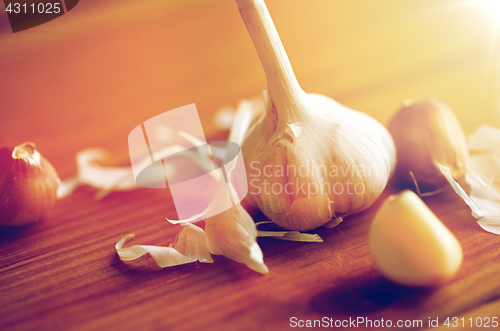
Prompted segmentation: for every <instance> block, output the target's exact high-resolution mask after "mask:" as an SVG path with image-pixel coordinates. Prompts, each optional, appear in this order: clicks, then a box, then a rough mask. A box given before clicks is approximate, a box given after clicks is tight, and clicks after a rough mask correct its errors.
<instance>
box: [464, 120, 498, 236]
mask: <svg viewBox="0 0 500 331" xmlns="http://www.w3.org/2000/svg"><path fill="white" fill-rule="evenodd" d="M469 148H470V153H471V154H470V158H469V161H468V163H467V167H468V169H470V170H472V171H474V172H475V173H477V175H478V176H479V177H480V178H484V179H485V180H487V181H490V183H489V185H488V188H486V187H485V186H484V185H482V184H481V183H480V182H478V181H477V179H476V178H475V176H472V175H470V174H467V175H466V177H465V179H466V181H467V183H468V184H469V185H470V187H471V191H470V198H471V200H472V201H474V203H475V204H476V205H477V206H478V208H479V209H480V210H481V213H482V217H481V218H479V219H478V220H477V223H478V224H479V225H480V226H481V227H482V228H483V229H484V230H486V231H488V232H491V233H495V234H500V129H498V128H493V127H490V126H487V125H483V126H481V127H479V128H478V129H477V130H476V131H475V132H474V133H472V134H470V135H469Z"/></svg>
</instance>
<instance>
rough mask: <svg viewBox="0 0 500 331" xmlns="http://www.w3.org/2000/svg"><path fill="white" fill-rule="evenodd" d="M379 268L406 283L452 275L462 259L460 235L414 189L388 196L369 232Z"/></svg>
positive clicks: (441, 280) (437, 281)
mask: <svg viewBox="0 0 500 331" xmlns="http://www.w3.org/2000/svg"><path fill="white" fill-rule="evenodd" d="M369 247H370V252H371V255H372V257H373V259H374V261H375V264H376V265H377V267H378V269H379V270H380V272H381V273H382V274H383V275H384V276H385V277H387V278H388V279H390V280H392V281H393V282H395V283H398V284H401V285H406V286H435V285H439V284H442V283H444V282H446V281H447V280H449V279H450V278H451V277H453V276H454V275H455V274H456V273H457V271H458V270H459V268H460V265H461V264H462V259H463V253H462V247H461V246H460V243H459V242H458V240H457V238H456V237H455V236H454V235H453V234H452V233H451V232H450V231H449V230H448V229H447V228H446V226H445V225H444V224H443V223H441V221H440V220H439V219H438V218H437V217H436V215H434V213H433V212H432V211H431V210H430V209H429V208H428V207H427V206H426V205H425V203H424V202H423V201H422V200H421V199H420V198H419V197H418V196H417V195H416V194H415V193H413V192H412V191H408V190H407V191H404V192H402V193H400V194H397V195H393V196H390V197H389V198H387V199H386V200H385V201H384V203H383V205H382V207H381V208H380V210H379V211H378V212H377V214H376V215H375V218H374V220H373V222H372V225H371V228H370V234H369Z"/></svg>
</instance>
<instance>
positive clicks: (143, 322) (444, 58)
mask: <svg viewBox="0 0 500 331" xmlns="http://www.w3.org/2000/svg"><path fill="white" fill-rule="evenodd" d="M451 3H452V1H444V0H443V1H429V0H425V1H419V2H413V1H399V0H398V1H396V0H380V1H377V2H372V1H368V0H353V1H348V2H347V1H327V0H321V1H320V0H317V1H313V2H307V3H306V2H305V1H299V0H292V1H287V2H286V5H284V4H283V2H280V1H276V0H274V1H271V0H269V1H268V6H269V10H270V12H271V15H272V16H273V18H274V19H275V23H276V26H277V28H278V30H279V32H280V35H281V37H282V40H283V43H284V45H285V48H286V49H287V51H288V54H289V56H290V60H291V62H292V65H293V67H294V69H295V71H296V74H297V77H298V79H299V82H301V84H302V86H303V88H304V89H305V90H306V91H309V92H317V93H323V94H326V95H329V96H331V97H334V98H336V99H337V100H338V101H340V102H342V103H344V104H346V105H348V106H350V107H352V108H355V109H358V110H362V111H365V112H367V113H369V114H370V115H372V116H373V117H375V118H377V119H379V120H380V121H382V122H383V123H386V122H387V120H388V119H389V118H390V116H391V115H392V114H393V113H394V111H395V110H396V109H397V107H398V106H399V104H400V103H401V101H402V100H403V99H405V98H410V97H415V96H420V95H436V96H437V97H438V98H440V99H442V100H444V101H445V102H447V103H448V104H449V105H450V106H451V107H452V109H453V110H454V111H455V112H456V114H457V116H458V117H459V120H460V121H461V123H462V125H463V126H464V128H465V130H466V131H467V132H472V131H473V130H474V129H475V128H476V127H477V126H479V125H481V124H483V123H489V124H491V125H496V126H500V114H499V110H500V107H499V106H500V104H499V103H498V98H497V97H496V96H497V94H496V93H497V91H498V90H499V88H500V83H499V81H500V64H499V63H498V61H496V60H495V59H496V58H500V56H497V57H494V56H492V54H493V55H494V54H499V53H495V52H498V47H500V46H499V45H500V43H498V42H497V43H493V42H492V36H493V32H492V26H493V23H491V20H490V18H489V16H488V13H487V12H485V11H484V10H482V9H481V8H476V7H470V8H460V7H456V6H455V7H450V4H451ZM2 10H3V9H2ZM2 14H4V13H2ZM2 19H3V21H0V23H2V24H0V44H1V45H2V46H1V47H0V109H1V110H0V143H1V145H7V144H9V145H12V144H18V143H21V142H23V141H27V140H32V141H34V142H35V143H36V144H37V146H38V147H39V150H40V151H41V152H42V153H43V154H44V156H46V157H47V158H48V159H49V160H50V161H51V162H52V163H53V164H54V166H55V167H56V169H57V170H58V171H59V174H60V176H61V177H62V178H65V177H68V176H70V175H72V174H74V172H75V171H76V167H75V163H74V156H75V154H76V153H77V152H78V151H79V150H81V149H83V148H86V147H93V146H98V147H104V148H107V149H109V150H110V152H111V155H112V163H113V164H127V161H128V147H127V136H128V133H129V132H130V131H131V130H132V129H133V128H134V127H135V126H137V125H138V124H139V123H141V122H143V121H144V120H146V119H148V118H150V117H152V116H155V115H157V114H160V113H162V112H165V111H167V110H170V109H173V108H176V107H179V106H182V105H185V104H190V103H193V102H195V103H196V105H197V108H198V111H199V113H200V117H201V120H202V124H203V127H204V129H205V134H206V135H207V137H210V138H211V137H224V136H225V135H226V134H227V133H224V132H222V133H221V132H218V131H217V129H216V127H215V126H214V125H213V122H212V118H213V115H214V114H215V112H216V110H217V109H218V108H219V107H221V106H224V105H230V106H233V107H234V106H235V105H236V104H237V102H238V101H239V100H241V99H243V98H251V97H254V96H258V95H259V94H260V93H261V91H262V90H263V89H265V86H266V83H265V77H264V73H263V71H262V69H261V67H260V64H259V62H258V57H257V55H256V53H255V51H254V50H253V46H252V44H251V40H250V38H249V37H248V35H247V33H246V31H245V27H244V25H243V22H241V19H240V17H239V13H238V10H237V8H236V4H235V3H233V2H232V1H222V0H197V1H194V0H190V1H181V0H173V1H164V2H158V1H152V0H151V1H140V2H139V1H132V0H109V1H108V0H107V1H102V0H101V1H81V2H80V3H79V4H78V5H77V7H75V8H74V9H73V10H72V11H71V12H70V13H68V14H67V15H64V16H62V17H61V18H58V19H56V20H54V21H52V22H49V23H47V24H45V25H42V26H39V27H37V28H34V29H31V30H27V31H25V32H20V33H16V34H13V33H12V32H10V31H9V30H8V26H7V25H6V24H4V22H5V17H2ZM495 47H497V49H495ZM492 59H493V60H492ZM396 190H397V188H396V187H392V186H391V187H389V188H388V190H386V192H385V193H384V197H385V196H387V195H388V194H390V193H391V192H395V191H396ZM95 193H96V191H95V190H94V189H92V188H88V187H85V188H81V189H79V190H77V191H76V192H75V193H74V194H73V195H72V196H70V197H68V198H66V199H63V200H60V201H58V202H57V203H56V205H55V207H54V208H53V209H52V210H51V211H50V213H49V214H48V215H47V217H46V218H45V219H44V220H42V221H41V222H40V223H39V224H35V225H33V226H27V227H23V228H18V229H6V228H2V229H1V230H0V231H1V235H0V329H1V330H133V329H139V330H199V329H203V330H220V329H225V330H255V329H259V330H282V329H287V328H289V327H290V318H291V317H297V318H298V319H301V320H308V319H309V320H314V319H321V318H322V317H328V318H332V319H333V320H345V319H349V318H356V317H366V318H369V319H372V320H375V319H381V318H383V319H384V320H388V319H390V320H392V321H394V323H395V322H396V321H397V320H406V319H410V320H422V321H423V325H422V326H423V327H427V326H428V325H426V324H425V323H427V322H428V320H429V318H431V319H435V318H436V317H439V318H440V320H442V318H445V317H447V316H460V317H461V316H472V317H476V316H490V317H493V316H494V315H495V316H499V315H500V309H499V305H498V300H500V278H499V277H498V274H499V273H500V264H499V263H498V262H499V261H500V250H499V249H498V247H499V243H500V237H498V236H495V235H493V234H489V233H486V232H484V231H483V230H482V229H481V228H480V227H479V226H478V225H477V223H476V222H475V220H474V219H473V217H472V216H470V211H469V210H468V209H467V207H466V206H464V205H463V204H462V203H461V201H460V200H459V199H458V197H457V196H456V195H455V194H454V193H453V192H452V191H451V190H450V191H448V192H445V193H443V194H440V195H438V196H434V197H430V198H427V199H425V201H426V203H428V205H429V206H430V207H431V209H432V210H433V211H434V212H435V213H436V214H437V215H438V217H439V218H441V219H442V220H443V222H444V223H445V224H446V226H448V227H449V229H450V230H451V231H452V232H453V233H454V234H455V235H456V236H457V238H458V239H459V241H460V242H461V244H462V246H463V249H464V263H463V266H462V268H461V270H460V272H459V274H458V275H457V276H456V277H455V278H454V279H453V280H452V281H451V282H450V283H448V284H446V285H445V286H442V287H439V288H432V289H411V288H404V287H399V286H396V285H394V284H392V283H390V282H388V281H386V280H384V279H383V278H382V277H381V276H380V274H379V273H378V272H377V270H376V268H375V266H374V265H373V262H372V260H371V257H370V255H369V251H368V247H367V234H368V229H369V225H370V221H371V219H372V217H373V215H374V213H375V212H376V210H377V208H378V207H379V205H380V203H381V200H379V201H378V202H377V203H376V204H375V205H374V206H372V207H371V208H370V209H368V210H367V211H365V212H363V213H361V214H359V215H355V216H352V217H350V218H349V219H347V220H346V221H345V222H343V223H342V224H340V225H339V226H338V227H337V228H335V229H319V230H317V231H315V232H317V233H318V234H319V235H320V236H321V237H322V238H323V239H324V243H295V242H284V241H279V240H276V239H269V238H262V239H259V241H258V242H259V244H260V246H261V248H262V250H263V252H264V257H265V262H266V265H267V266H268V267H269V269H270V273H269V274H268V275H265V276H262V275H259V274H256V273H255V272H253V271H251V270H249V269H247V268H246V267H245V266H243V265H241V264H238V263H236V262H234V261H231V260H228V259H226V258H224V257H221V256H216V257H215V258H214V260H215V262H214V264H201V263H193V264H189V265H184V266H178V267H173V268H166V269H160V268H158V267H157V266H156V264H155V263H154V261H153V260H152V259H151V258H150V257H149V256H145V257H143V258H141V259H140V260H137V261H133V262H129V263H123V262H121V261H120V260H119V258H118V256H117V255H116V252H115V250H114V244H115V243H116V242H117V241H118V240H119V239H120V238H121V236H122V235H125V234H127V233H135V234H136V238H135V239H134V241H133V242H132V243H140V244H154V245H164V246H167V245H168V244H169V243H171V242H172V241H173V240H174V238H175V235H176V233H177V232H178V230H179V228H178V227H176V226H173V225H170V224H167V223H166V221H165V220H164V217H165V216H168V215H170V214H172V213H174V212H175V211H174V210H173V205H172V201H171V196H170V194H169V192H168V191H162V190H147V189H144V190H137V191H131V192H119V193H118V192H117V193H112V194H110V195H109V196H108V197H106V198H105V199H103V200H96V199H95V198H94V195H95ZM254 216H255V217H256V219H260V218H261V217H262V215H258V214H256V215H254ZM394 329H396V328H394ZM403 329H410V328H403Z"/></svg>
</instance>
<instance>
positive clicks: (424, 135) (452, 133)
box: [388, 97, 469, 187]
mask: <svg viewBox="0 0 500 331" xmlns="http://www.w3.org/2000/svg"><path fill="white" fill-rule="evenodd" d="M388 129H389V132H390V133H391V135H392V137H393V139H394V142H395V144H396V150H397V154H398V158H397V165H396V172H395V179H396V180H397V181H399V182H403V183H410V184H413V178H412V177H411V175H410V171H411V172H412V173H413V175H414V176H415V179H416V181H417V183H418V185H420V186H428V187H442V186H446V185H448V182H447V180H446V178H445V177H444V176H443V174H442V173H441V171H440V170H439V167H438V165H437V163H440V164H442V165H444V166H445V167H447V168H449V169H450V171H451V174H452V176H453V178H455V179H458V178H459V177H460V176H461V175H463V174H464V170H465V168H466V163H467V159H468V157H469V149H468V147H467V138H466V136H465V133H464V131H463V130H462V127H461V126H460V122H459V121H458V119H457V117H456V116H455V114H454V113H453V111H452V110H451V109H450V108H449V107H448V106H447V105H446V104H445V103H443V102H441V101H439V100H438V99H436V98H434V97H427V98H422V99H414V100H408V101H406V102H405V103H404V104H403V106H402V107H401V108H400V110H399V111H398V112H397V113H396V115H395V116H394V117H393V118H392V119H391V121H390V122H389V125H388Z"/></svg>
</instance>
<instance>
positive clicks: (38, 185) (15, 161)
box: [0, 142, 60, 226]
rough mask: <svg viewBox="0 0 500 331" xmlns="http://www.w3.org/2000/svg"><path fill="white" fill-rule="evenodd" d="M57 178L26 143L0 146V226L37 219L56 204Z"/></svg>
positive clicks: (31, 144)
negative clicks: (13, 146)
mask: <svg viewBox="0 0 500 331" xmlns="http://www.w3.org/2000/svg"><path fill="white" fill-rule="evenodd" d="M59 182H60V180H59V177H58V175H57V172H56V170H55V169H54V167H53V166H52V165H51V164H50V163H49V162H48V161H47V160H46V159H45V158H44V157H43V156H41V155H40V153H38V151H36V149H35V145H34V144H33V143H31V142H26V143H24V144H21V145H19V146H17V147H15V148H12V147H3V148H1V149H0V226H22V225H26V224H29V223H32V222H35V221H37V220H39V219H40V218H41V217H42V216H43V215H44V214H45V213H46V212H47V211H48V210H49V209H50V208H51V207H52V206H53V205H54V203H55V201H56V198H57V188H58V186H59Z"/></svg>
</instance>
